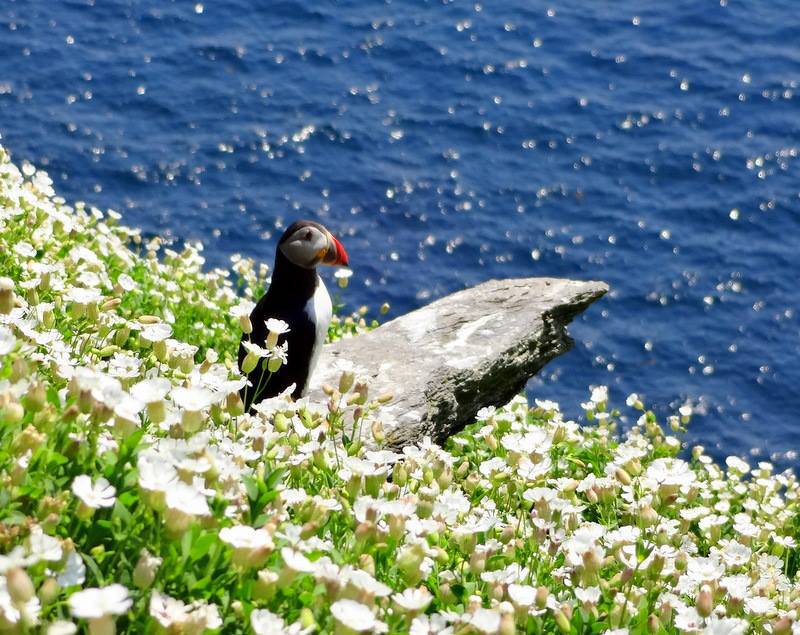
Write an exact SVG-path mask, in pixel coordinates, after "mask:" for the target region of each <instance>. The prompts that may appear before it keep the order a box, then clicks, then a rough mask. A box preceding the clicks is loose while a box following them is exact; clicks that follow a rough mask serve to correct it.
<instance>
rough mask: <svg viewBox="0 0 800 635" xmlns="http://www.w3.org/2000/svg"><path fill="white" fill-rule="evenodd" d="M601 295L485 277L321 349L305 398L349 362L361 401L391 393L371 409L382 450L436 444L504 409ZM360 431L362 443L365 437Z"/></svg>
mask: <svg viewBox="0 0 800 635" xmlns="http://www.w3.org/2000/svg"><path fill="white" fill-rule="evenodd" d="M607 291H608V285H606V284H605V283H604V282H597V281H578V280H565V279H558V278H518V279H505V280H490V281H488V282H484V283H482V284H479V285H477V286H475V287H471V288H468V289H464V290H462V291H458V292H456V293H453V294H451V295H448V296H445V297H444V298H441V299H439V300H436V301H435V302H433V303H431V304H429V305H427V306H424V307H422V308H420V309H417V310H415V311H412V312H411V313H408V314H406V315H403V316H401V317H398V318H396V319H394V320H391V321H390V322H387V323H385V324H383V325H381V326H380V327H378V328H377V329H375V330H374V331H372V332H370V333H367V334H364V335H359V336H357V337H352V338H347V339H343V340H340V341H338V342H333V343H331V344H327V345H326V346H325V348H324V350H323V352H322V355H321V357H320V361H319V364H318V366H317V370H316V372H315V374H314V376H313V378H312V385H313V386H314V387H316V388H314V389H313V390H312V391H311V394H310V396H311V399H312V400H314V401H318V402H323V403H324V401H325V399H326V397H325V396H324V395H323V393H322V391H321V388H319V387H320V386H322V385H323V384H325V383H328V384H331V385H333V386H336V385H337V384H338V381H339V376H340V375H341V372H342V368H343V367H345V366H347V365H348V362H349V363H352V364H353V365H354V366H355V369H356V373H357V375H358V376H360V377H365V378H366V379H367V380H368V386H369V391H370V395H372V396H377V395H379V394H381V393H387V392H389V393H392V394H393V395H394V399H393V400H392V402H391V403H390V404H389V405H387V406H385V407H384V408H382V410H381V413H382V414H383V415H384V416H383V417H382V422H383V424H384V429H385V432H386V437H387V445H388V446H389V447H390V448H394V449H399V448H402V447H403V446H405V445H408V444H413V443H417V442H420V441H422V439H423V438H425V437H430V438H431V439H432V440H433V441H434V442H437V443H441V442H443V441H444V440H445V439H446V438H447V437H449V436H450V435H452V434H455V433H456V432H459V431H460V430H461V429H463V428H464V426H465V425H467V424H469V423H472V422H473V421H474V420H475V415H476V414H477V412H478V410H480V409H481V408H482V407H484V406H500V405H502V404H505V403H507V402H508V401H509V400H510V399H511V398H513V397H514V396H515V395H517V394H518V393H519V392H520V391H521V390H522V389H523V388H524V387H525V384H526V382H527V381H528V379H529V378H530V377H532V376H533V375H535V374H536V373H537V372H538V371H539V370H540V369H541V368H542V367H543V366H544V365H545V364H547V362H549V361H550V360H551V359H553V358H554V357H557V356H558V355H561V354H562V353H565V352H566V351H568V350H569V349H570V348H572V345H573V341H572V339H571V338H570V337H569V335H568V334H567V325H568V324H569V323H570V322H571V321H572V319H573V318H574V317H575V316H576V315H577V314H578V313H580V312H582V311H583V310H584V309H586V308H587V307H588V306H589V305H590V304H591V303H593V302H594V301H595V300H598V299H599V298H601V297H602V296H603V295H605V293H606V292H607ZM342 360H347V362H343V361H342ZM390 419H391V420H390ZM363 433H364V441H365V442H366V443H369V441H371V439H372V437H371V435H370V434H369V431H368V430H367V431H363Z"/></svg>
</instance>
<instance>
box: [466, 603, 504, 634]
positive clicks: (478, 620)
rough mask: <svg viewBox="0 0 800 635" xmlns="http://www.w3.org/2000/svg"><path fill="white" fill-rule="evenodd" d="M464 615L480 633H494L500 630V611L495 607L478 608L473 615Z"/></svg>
mask: <svg viewBox="0 0 800 635" xmlns="http://www.w3.org/2000/svg"><path fill="white" fill-rule="evenodd" d="M464 617H465V618H466V619H467V620H468V623H469V624H470V625H471V626H472V628H474V629H475V630H477V631H478V632H479V633H485V634H486V635H494V633H497V632H498V631H499V630H500V613H498V612H497V611H495V610H493V609H485V608H478V609H477V610H476V611H475V612H474V613H473V614H472V615H469V614H467V615H465V616H464Z"/></svg>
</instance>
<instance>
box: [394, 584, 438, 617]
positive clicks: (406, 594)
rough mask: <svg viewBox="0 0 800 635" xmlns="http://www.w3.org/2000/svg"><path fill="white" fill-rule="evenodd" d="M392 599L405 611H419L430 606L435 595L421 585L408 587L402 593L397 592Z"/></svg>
mask: <svg viewBox="0 0 800 635" xmlns="http://www.w3.org/2000/svg"><path fill="white" fill-rule="evenodd" d="M392 600H394V603H395V604H396V605H397V606H399V607H400V608H401V609H402V610H404V611H409V612H412V613H419V612H420V611H424V610H425V609H426V608H428V605H429V604H430V603H431V601H432V600H433V596H432V595H431V593H430V591H428V589H426V588H425V587H420V588H418V589H406V590H405V591H403V592H402V593H395V594H394V595H393V596H392Z"/></svg>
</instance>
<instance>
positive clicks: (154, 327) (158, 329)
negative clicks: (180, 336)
mask: <svg viewBox="0 0 800 635" xmlns="http://www.w3.org/2000/svg"><path fill="white" fill-rule="evenodd" d="M171 335H172V327H171V326H170V325H169V324H164V323H163V322H157V323H156V324H148V325H147V326H146V327H144V328H143V329H142V330H141V332H140V333H139V337H141V338H142V339H143V340H145V341H147V342H150V343H151V344H155V343H156V342H163V341H164V340H165V339H167V338H168V337H170V336H171Z"/></svg>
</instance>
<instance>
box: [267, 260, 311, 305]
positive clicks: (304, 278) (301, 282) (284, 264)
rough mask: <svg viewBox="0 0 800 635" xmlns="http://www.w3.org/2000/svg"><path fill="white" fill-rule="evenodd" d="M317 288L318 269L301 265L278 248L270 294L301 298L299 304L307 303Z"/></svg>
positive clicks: (287, 298) (284, 297) (283, 297)
mask: <svg viewBox="0 0 800 635" xmlns="http://www.w3.org/2000/svg"><path fill="white" fill-rule="evenodd" d="M316 289H317V270H316V269H306V268H305V267H299V266H298V265H296V264H294V263H293V262H292V261H290V260H289V259H288V258H287V257H286V256H284V255H283V252H282V251H281V250H280V249H278V252H277V254H276V255H275V269H274V270H273V271H272V282H271V283H270V285H269V292H268V293H269V294H270V296H272V297H279V298H282V299H286V300H289V299H290V298H295V299H296V300H299V304H305V303H306V301H307V300H308V299H309V298H311V297H312V296H313V295H314V291H316Z"/></svg>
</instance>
